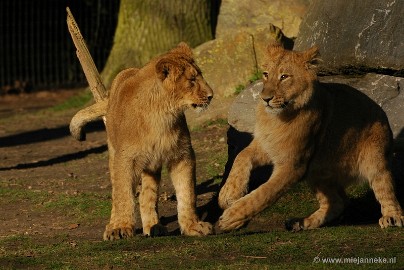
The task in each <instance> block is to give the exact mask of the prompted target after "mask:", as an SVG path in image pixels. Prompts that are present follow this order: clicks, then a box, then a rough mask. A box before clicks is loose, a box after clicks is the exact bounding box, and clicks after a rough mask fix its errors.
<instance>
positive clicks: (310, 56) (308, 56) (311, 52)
mask: <svg viewBox="0 0 404 270" xmlns="http://www.w3.org/2000/svg"><path fill="white" fill-rule="evenodd" d="M303 59H304V61H305V65H306V69H315V68H317V67H318V65H319V64H320V63H321V62H322V60H321V58H320V50H319V48H318V46H316V45H314V46H313V47H311V48H310V49H308V50H306V51H304V52H303Z"/></svg>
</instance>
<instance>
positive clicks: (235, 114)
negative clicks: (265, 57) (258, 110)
mask: <svg viewBox="0 0 404 270" xmlns="http://www.w3.org/2000/svg"><path fill="white" fill-rule="evenodd" d="M262 87H263V83H262V81H257V82H255V83H253V84H251V85H249V86H248V87H247V88H246V89H245V90H243V91H242V92H241V93H240V94H239V95H238V96H237V98H236V100H235V101H234V102H233V104H232V105H231V106H230V108H229V115H228V117H227V121H228V122H229V125H230V126H232V127H233V128H235V129H236V130H238V131H240V132H248V133H253V132H254V125H255V107H256V105H257V101H258V100H259V94H260V92H261V91H262Z"/></svg>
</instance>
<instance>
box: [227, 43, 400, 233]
mask: <svg viewBox="0 0 404 270" xmlns="http://www.w3.org/2000/svg"><path fill="white" fill-rule="evenodd" d="M317 62H318V49H317V48H316V47H313V48H311V49H309V50H307V51H304V52H295V51H288V50H285V49H283V48H282V47H280V46H276V45H274V46H269V47H268V50H267V59H266V65H265V68H266V71H265V72H264V73H263V77H264V78H263V79H264V87H263V90H262V93H261V95H260V97H261V101H260V102H259V104H258V106H257V121H256V125H255V131H254V139H253V141H252V142H251V144H250V145H249V146H248V147H246V148H245V149H244V150H243V151H241V152H240V153H239V154H238V156H237V157H236V159H235V161H234V164H233V166H232V169H231V171H230V174H229V177H228V179H227V181H226V183H225V185H224V186H223V188H222V189H221V190H220V193H219V204H220V206H221V207H222V208H223V209H226V210H225V211H224V212H223V215H222V216H221V217H220V219H219V227H220V228H221V229H222V230H225V231H227V230H232V229H237V228H240V227H241V226H242V225H243V224H244V223H245V222H246V221H248V220H249V219H251V218H252V217H253V216H254V215H256V214H257V213H259V212H260V211H262V210H263V209H264V208H266V207H267V206H269V205H270V204H272V203H274V202H275V200H277V199H278V198H279V196H280V195H281V194H282V192H283V191H285V190H286V189H287V188H288V187H290V186H291V185H292V184H294V183H296V182H297V181H299V180H302V179H303V180H306V181H308V183H309V185H310V186H311V187H312V188H313V190H314V191H315V193H316V196H317V200H318V202H319V204H320V208H319V209H318V210H317V211H315V212H314V213H313V214H311V215H310V216H308V217H306V218H304V219H302V220H298V221H289V222H288V223H287V227H288V229H293V230H302V229H303V230H305V229H313V228H317V227H320V226H321V225H323V224H324V223H326V222H328V221H331V220H333V219H335V218H336V217H338V216H339V215H340V214H341V212H342V211H343V209H344V203H345V200H344V199H345V196H346V195H345V191H344V189H345V187H347V186H348V185H349V184H351V183H354V182H358V181H359V180H362V179H363V180H367V181H368V182H369V184H370V186H371V188H372V189H373V191H374V193H375V195H376V199H377V200H378V201H379V203H380V204H381V212H382V217H381V218H380V220H379V224H380V226H381V227H382V228H386V227H388V226H398V227H402V226H403V224H404V217H403V211H402V210H401V207H400V205H399V203H398V201H397V199H396V196H395V194H394V188H393V180H392V174H391V171H390V169H391V159H392V133H391V130H390V126H389V123H388V120H387V117H386V115H385V113H384V112H383V111H382V109H381V108H380V107H379V106H378V105H377V104H376V103H374V102H373V101H372V100H371V99H370V98H368V97H367V96H365V95H364V94H362V93H360V92H359V91H357V90H355V89H352V88H350V87H348V86H345V85H339V84H323V83H320V82H318V80H317V76H316V70H315V68H316V64H317ZM267 164H272V165H273V172H272V175H271V177H270V178H269V180H268V181H267V182H266V183H264V184H262V185H261V186H260V187H258V188H257V189H256V190H254V191H252V192H251V193H250V194H247V195H246V193H247V186H248V180H249V176H250V171H251V170H252V169H253V168H255V167H257V166H263V165H267Z"/></svg>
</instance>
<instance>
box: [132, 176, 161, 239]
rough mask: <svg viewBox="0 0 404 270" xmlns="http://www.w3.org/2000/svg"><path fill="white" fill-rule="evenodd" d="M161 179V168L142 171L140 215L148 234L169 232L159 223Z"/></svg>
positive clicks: (145, 231) (159, 234)
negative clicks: (153, 170) (152, 170)
mask: <svg viewBox="0 0 404 270" xmlns="http://www.w3.org/2000/svg"><path fill="white" fill-rule="evenodd" d="M160 180H161V168H159V169H158V171H157V172H155V173H151V172H143V173H142V190H141V192H140V195H139V205H140V216H141V219H142V227H143V234H144V235H146V236H161V235H166V234H167V229H166V228H165V227H164V226H163V225H161V224H159V218H158V210H157V209H158V208H157V207H158V193H159V192H158V191H159V184H160Z"/></svg>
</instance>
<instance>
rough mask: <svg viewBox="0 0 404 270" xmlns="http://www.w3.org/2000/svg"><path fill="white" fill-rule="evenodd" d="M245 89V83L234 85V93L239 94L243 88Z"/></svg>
mask: <svg viewBox="0 0 404 270" xmlns="http://www.w3.org/2000/svg"><path fill="white" fill-rule="evenodd" d="M244 89H245V85H243V84H239V85H237V86H236V89H235V90H234V94H235V95H238V94H240V93H241V92H242V91H243V90H244Z"/></svg>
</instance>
